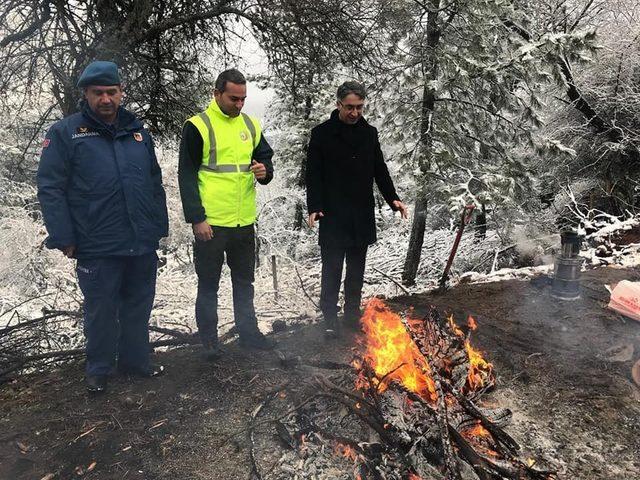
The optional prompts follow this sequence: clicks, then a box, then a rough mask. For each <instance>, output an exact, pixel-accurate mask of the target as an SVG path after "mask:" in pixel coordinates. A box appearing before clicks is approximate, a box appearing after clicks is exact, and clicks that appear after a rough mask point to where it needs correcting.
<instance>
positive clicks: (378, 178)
mask: <svg viewBox="0 0 640 480" xmlns="http://www.w3.org/2000/svg"><path fill="white" fill-rule="evenodd" d="M374 180H375V182H376V185H378V189H379V190H380V193H381V194H382V196H383V197H384V199H385V201H386V202H387V203H388V204H389V206H390V207H391V208H392V209H393V210H396V209H395V207H393V206H392V202H393V201H394V200H399V198H398V195H397V193H396V190H395V187H394V186H393V181H392V180H391V177H390V176H389V170H388V169H387V165H386V164H385V162H384V158H383V156H382V151H381V150H380V143H379V141H378V131H377V130H376V128H375V127H373V126H371V125H369V124H368V123H367V121H366V120H365V119H364V118H360V120H359V121H358V123H356V124H355V125H348V124H346V123H344V122H342V121H341V120H340V119H339V118H338V110H334V111H333V113H332V114H331V117H330V118H329V120H327V121H326V122H323V123H321V124H320V125H318V126H316V127H315V128H314V129H313V130H312V131H311V139H310V141H309V149H308V152H307V165H306V184H307V209H308V211H309V213H310V214H311V213H314V212H322V213H323V214H324V217H322V218H321V219H320V238H319V241H320V245H323V246H329V247H331V246H335V247H354V246H363V245H370V244H372V243H374V242H375V241H376V224H375V213H374V208H375V202H374V198H373V182H374Z"/></svg>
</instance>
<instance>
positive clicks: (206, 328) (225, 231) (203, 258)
mask: <svg viewBox="0 0 640 480" xmlns="http://www.w3.org/2000/svg"><path fill="white" fill-rule="evenodd" d="M212 229H213V238H212V239H211V240H209V241H207V242H201V241H199V240H196V241H195V243H194V246H193V257H194V263H195V267H196V273H197V274H198V295H197V297H196V323H197V325H198V332H199V333H200V338H201V339H202V341H203V342H208V341H215V340H217V338H218V286H219V284H220V273H221V271H222V264H223V263H224V257H225V254H226V256H227V265H229V269H230V270H231V286H232V289H233V316H234V320H235V323H236V327H237V328H238V334H239V335H240V337H241V338H242V337H247V336H251V335H255V334H257V333H258V319H257V318H256V312H255V309H254V307H253V294H254V292H253V280H254V269H255V234H254V230H253V225H248V226H246V227H212Z"/></svg>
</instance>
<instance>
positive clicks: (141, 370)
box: [118, 363, 164, 378]
mask: <svg viewBox="0 0 640 480" xmlns="http://www.w3.org/2000/svg"><path fill="white" fill-rule="evenodd" d="M118 371H119V372H120V373H122V374H124V375H135V376H137V377H146V378H151V377H159V376H160V375H164V367H163V366H162V365H159V364H157V363H150V364H148V365H147V366H144V367H131V366H129V365H118Z"/></svg>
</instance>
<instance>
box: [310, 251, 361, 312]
mask: <svg viewBox="0 0 640 480" xmlns="http://www.w3.org/2000/svg"><path fill="white" fill-rule="evenodd" d="M367 247H368V245H362V246H357V247H328V246H325V245H320V255H321V257H322V281H321V285H320V309H321V310H322V314H323V315H324V318H325V320H328V321H334V320H335V319H336V317H337V315H338V310H339V307H338V292H339V291H340V280H341V278H342V265H343V263H344V262H345V259H346V263H347V272H346V276H345V279H344V314H345V317H354V316H355V317H359V316H360V301H361V299H362V282H363V279H364V265H365V261H366V259H367Z"/></svg>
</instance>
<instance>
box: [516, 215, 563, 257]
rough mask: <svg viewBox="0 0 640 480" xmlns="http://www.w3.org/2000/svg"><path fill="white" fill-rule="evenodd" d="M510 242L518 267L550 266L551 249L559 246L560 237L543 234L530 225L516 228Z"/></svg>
mask: <svg viewBox="0 0 640 480" xmlns="http://www.w3.org/2000/svg"><path fill="white" fill-rule="evenodd" d="M512 240H513V243H514V244H515V250H516V253H517V259H516V263H517V265H518V266H520V267H525V266H539V265H550V264H552V263H553V253H554V252H553V249H554V247H556V246H559V245H560V235H558V234H548V233H546V234H545V233H542V232H540V231H539V230H538V229H536V228H532V227H531V226H530V225H518V226H516V227H515V228H514V230H513V234H512Z"/></svg>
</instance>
